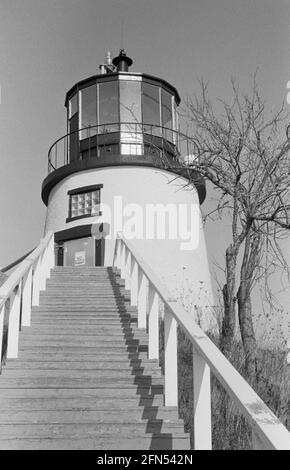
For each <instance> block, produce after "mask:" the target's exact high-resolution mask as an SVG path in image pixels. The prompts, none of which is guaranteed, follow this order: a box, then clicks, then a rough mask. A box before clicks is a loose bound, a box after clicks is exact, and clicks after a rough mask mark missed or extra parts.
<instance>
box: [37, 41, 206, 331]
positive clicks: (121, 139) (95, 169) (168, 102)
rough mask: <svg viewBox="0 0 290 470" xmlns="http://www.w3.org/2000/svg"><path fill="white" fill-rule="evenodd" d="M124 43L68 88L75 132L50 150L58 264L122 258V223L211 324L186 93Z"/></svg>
mask: <svg viewBox="0 0 290 470" xmlns="http://www.w3.org/2000/svg"><path fill="white" fill-rule="evenodd" d="M131 65H132V60H131V59H130V58H129V57H128V56H127V55H126V53H125V52H124V51H123V50H121V51H120V54H119V55H118V56H117V57H115V58H114V59H113V60H111V57H110V54H108V55H107V57H106V59H105V63H104V64H103V65H101V66H100V73H99V74H98V75H94V76H92V77H89V78H86V79H84V80H82V81H80V82H78V83H76V84H75V85H74V86H73V87H72V88H71V89H70V90H69V91H68V92H67V94H66V99H65V107H66V109H67V134H66V135H65V136H63V137H61V138H60V139H58V140H57V141H56V142H55V143H54V144H53V145H52V146H51V148H50V151H49V155H48V176H47V177H46V178H45V179H44V181H43V184H42V199H43V201H44V203H45V204H46V205H47V216H46V223H45V232H47V231H49V230H52V231H53V232H54V233H55V246H56V264H57V265H64V266H78V267H79V266H82V265H83V266H102V265H104V266H112V262H113V254H114V246H115V238H116V234H117V232H118V231H121V232H123V236H124V237H126V238H130V239H131V241H132V243H133V244H134V245H135V247H136V249H138V251H139V253H140V254H141V255H142V257H143V259H144V260H145V261H146V262H147V263H148V264H149V265H150V266H151V268H152V269H153V270H154V271H155V272H156V274H157V275H158V276H159V277H160V278H161V279H162V280H163V282H164V284H166V286H167V287H168V288H169V289H170V290H171V292H172V294H173V295H175V296H177V297H179V298H181V299H182V300H183V301H184V303H185V306H186V307H188V308H190V309H191V312H192V314H193V316H195V318H196V316H198V320H199V321H200V322H201V325H202V326H203V327H204V328H205V329H207V328H208V327H209V324H210V321H211V308H212V306H213V299H212V292H211V283H210V274H209V269H208V262H207V254H206V246H205V241H204V235H203V229H202V224H201V218H200V205H201V204H202V203H203V201H204V199H205V196H206V190H205V183H204V181H203V179H202V177H201V176H200V175H198V174H197V173H195V172H194V171H192V170H189V169H188V170H187V169H186V161H187V157H188V156H192V155H195V154H196V149H195V148H194V144H193V143H192V141H190V140H189V139H188V138H187V137H186V136H184V135H183V134H181V133H180V132H179V128H178V112H177V108H178V106H179V104H180V97H179V94H178V92H177V90H176V89H175V88H174V87H173V86H172V85H170V84H169V83H168V82H167V81H165V80H164V79H161V78H157V77H155V76H151V75H147V74H144V73H135V72H131V71H129V67H130V66H131Z"/></svg>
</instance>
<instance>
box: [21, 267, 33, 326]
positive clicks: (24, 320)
mask: <svg viewBox="0 0 290 470" xmlns="http://www.w3.org/2000/svg"><path fill="white" fill-rule="evenodd" d="M31 296H32V267H31V268H29V270H28V272H27V274H26V276H25V278H24V281H23V293H22V314H21V325H22V326H30V323H31V301H32V298H31Z"/></svg>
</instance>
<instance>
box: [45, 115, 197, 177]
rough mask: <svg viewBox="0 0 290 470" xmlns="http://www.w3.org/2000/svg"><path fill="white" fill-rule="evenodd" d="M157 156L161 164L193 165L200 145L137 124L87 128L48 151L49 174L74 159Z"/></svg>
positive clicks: (182, 136)
mask: <svg viewBox="0 0 290 470" xmlns="http://www.w3.org/2000/svg"><path fill="white" fill-rule="evenodd" d="M116 154H118V155H121V156H122V155H127V156H128V155H129V156H130V155H131V156H133V155H134V156H135V157H137V158H138V157H140V158H141V157H146V156H147V157H148V156H149V157H150V156H151V157H154V158H155V159H157V160H158V159H159V161H160V165H161V166H162V167H163V166H167V165H169V164H172V163H176V164H178V163H179V162H180V163H182V164H184V163H186V162H189V163H191V162H192V159H195V158H197V156H198V145H197V142H196V141H195V140H194V139H192V138H189V137H188V136H187V135H185V134H183V133H181V132H178V131H175V130H173V129H170V128H167V127H161V126H157V125H153V124H140V123H138V122H124V123H123V122H118V123H112V124H103V125H98V126H88V127H83V128H81V129H78V130H76V131H74V132H70V133H68V134H66V135H64V136H62V137H61V138H59V139H58V140H57V141H56V142H54V143H53V144H52V146H51V147H50V149H49V151H48V173H51V172H52V171H54V170H57V169H58V168H60V167H63V166H65V165H67V164H69V163H71V162H72V161H75V160H84V159H87V158H107V159H110V158H112V155H116Z"/></svg>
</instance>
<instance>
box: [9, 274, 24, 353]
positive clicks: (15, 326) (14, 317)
mask: <svg viewBox="0 0 290 470" xmlns="http://www.w3.org/2000/svg"><path fill="white" fill-rule="evenodd" d="M20 298H21V282H20V284H19V285H18V287H17V289H16V292H13V294H11V296H10V314H9V324H8V342H7V358H17V356H18V342H19V328H20Z"/></svg>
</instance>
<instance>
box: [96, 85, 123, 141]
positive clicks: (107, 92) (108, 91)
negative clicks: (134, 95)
mask: <svg viewBox="0 0 290 470" xmlns="http://www.w3.org/2000/svg"><path fill="white" fill-rule="evenodd" d="M118 88H119V86H118V81H113V82H104V83H100V85H99V124H100V125H104V124H113V123H118V122H119V93H118V91H119V90H118ZM107 130H109V131H112V130H114V129H113V128H112V127H109V129H107ZM116 130H117V129H116ZM100 132H103V130H102V129H101V130H100Z"/></svg>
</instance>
